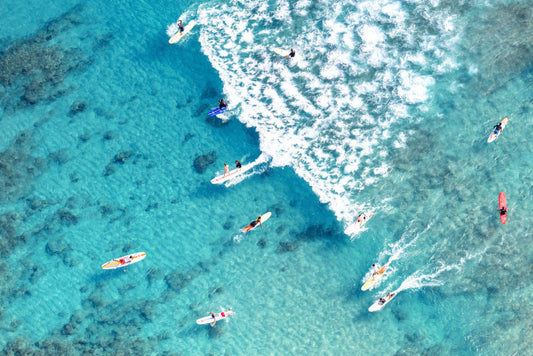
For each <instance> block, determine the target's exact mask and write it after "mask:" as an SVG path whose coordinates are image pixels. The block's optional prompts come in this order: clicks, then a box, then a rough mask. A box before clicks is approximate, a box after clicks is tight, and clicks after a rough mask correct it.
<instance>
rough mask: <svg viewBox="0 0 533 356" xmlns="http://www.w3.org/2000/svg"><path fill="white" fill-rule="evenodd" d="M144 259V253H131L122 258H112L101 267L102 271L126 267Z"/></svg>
mask: <svg viewBox="0 0 533 356" xmlns="http://www.w3.org/2000/svg"><path fill="white" fill-rule="evenodd" d="M145 257H146V253H144V252H136V253H132V254H130V255H126V256H122V257H119V258H113V259H112V260H111V261H109V262H106V263H104V264H103V265H102V268H103V269H115V268H120V267H126V266H129V265H131V264H133V263H137V262H139V261H142V260H144V258H145Z"/></svg>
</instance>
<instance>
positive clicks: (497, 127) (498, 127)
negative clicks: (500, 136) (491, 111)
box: [494, 122, 502, 134]
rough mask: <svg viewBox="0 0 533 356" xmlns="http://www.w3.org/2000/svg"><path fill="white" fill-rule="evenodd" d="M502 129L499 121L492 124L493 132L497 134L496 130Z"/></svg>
mask: <svg viewBox="0 0 533 356" xmlns="http://www.w3.org/2000/svg"><path fill="white" fill-rule="evenodd" d="M501 130H502V123H501V122H498V124H497V125H494V133H495V134H497V133H498V132H500V131H501Z"/></svg>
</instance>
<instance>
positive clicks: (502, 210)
mask: <svg viewBox="0 0 533 356" xmlns="http://www.w3.org/2000/svg"><path fill="white" fill-rule="evenodd" d="M505 214H507V208H506V207H503V208H501V209H500V215H505Z"/></svg>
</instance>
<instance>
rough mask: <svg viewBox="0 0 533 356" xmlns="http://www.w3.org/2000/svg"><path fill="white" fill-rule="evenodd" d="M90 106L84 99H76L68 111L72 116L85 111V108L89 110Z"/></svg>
mask: <svg viewBox="0 0 533 356" xmlns="http://www.w3.org/2000/svg"><path fill="white" fill-rule="evenodd" d="M88 107H89V104H87V103H85V102H83V101H76V102H74V103H72V105H71V106H70V111H69V113H68V115H69V116H70V117H72V116H74V115H76V114H79V113H81V112H84V111H85V110H87V108H88Z"/></svg>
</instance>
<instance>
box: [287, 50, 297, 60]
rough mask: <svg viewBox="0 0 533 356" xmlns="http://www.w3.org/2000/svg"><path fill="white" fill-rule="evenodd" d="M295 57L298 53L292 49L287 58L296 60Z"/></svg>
mask: <svg viewBox="0 0 533 356" xmlns="http://www.w3.org/2000/svg"><path fill="white" fill-rule="evenodd" d="M295 55H296V51H295V50H294V49H293V48H291V51H290V52H289V55H288V56H287V58H289V57H290V58H294V56H295Z"/></svg>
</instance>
